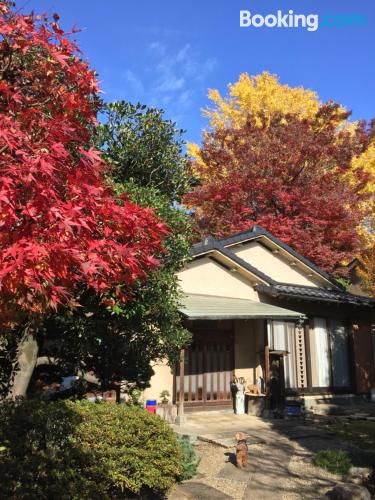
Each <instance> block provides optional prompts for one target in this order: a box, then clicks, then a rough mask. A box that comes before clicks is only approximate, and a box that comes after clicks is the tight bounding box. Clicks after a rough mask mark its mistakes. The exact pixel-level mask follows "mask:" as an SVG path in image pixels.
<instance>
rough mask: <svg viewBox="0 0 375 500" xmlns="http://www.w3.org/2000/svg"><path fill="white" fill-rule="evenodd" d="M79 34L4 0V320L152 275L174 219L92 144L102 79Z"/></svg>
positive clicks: (0, 200) (0, 285) (0, 44)
mask: <svg viewBox="0 0 375 500" xmlns="http://www.w3.org/2000/svg"><path fill="white" fill-rule="evenodd" d="M71 36H72V34H66V33H64V32H63V30H62V29H61V28H60V26H59V24H58V16H56V15H55V16H54V21H52V22H49V21H48V19H47V18H46V17H45V16H35V15H34V14H30V15H24V14H22V13H15V12H14V11H13V10H12V7H11V3H10V2H4V1H1V2H0V75H1V81H0V181H1V184H0V319H1V321H2V322H3V324H4V323H5V322H7V323H8V324H9V322H11V323H15V322H17V318H19V317H20V316H21V317H24V316H25V315H28V316H30V315H34V314H37V315H38V314H40V313H43V312H44V311H46V310H48V309H50V308H55V307H57V305H59V304H62V303H63V304H67V303H68V302H69V301H72V296H73V293H74V290H75V288H76V286H77V284H78V283H83V284H84V285H86V286H87V287H90V288H92V289H94V290H95V291H96V292H98V293H99V294H102V293H104V292H106V291H108V290H109V289H110V288H112V287H114V286H116V285H118V284H121V288H119V293H127V292H128V288H129V287H130V286H131V285H132V283H133V282H134V281H135V280H137V279H139V278H143V277H145V276H146V274H147V272H148V271H149V270H150V269H152V268H154V267H155V266H156V265H157V263H158V261H157V259H156V258H155V255H157V253H159V252H160V251H162V240H163V238H164V236H165V235H166V232H167V230H166V227H165V226H164V225H163V224H162V223H161V222H160V221H158V220H157V219H156V218H155V216H154V215H153V212H152V211H151V210H147V209H144V208H140V207H139V206H137V205H135V204H133V203H131V202H130V201H129V200H128V199H127V198H126V196H123V197H122V198H121V199H120V200H118V199H116V197H115V196H114V193H113V191H112V190H111V189H110V188H109V187H108V186H107V185H106V184H105V181H104V177H103V175H104V172H105V168H107V167H106V166H105V164H104V163H103V161H102V160H101V157H100V155H99V153H98V152H97V151H95V150H93V149H90V148H88V144H89V143H90V136H91V130H92V127H93V126H95V121H96V111H97V104H98V97H97V96H98V91H99V89H98V84H97V81H96V78H95V73H94V71H93V70H91V69H90V68H89V65H88V63H87V62H86V61H84V60H82V58H81V54H80V52H79V50H78V48H77V45H76V43H75V42H74V41H73V40H71Z"/></svg>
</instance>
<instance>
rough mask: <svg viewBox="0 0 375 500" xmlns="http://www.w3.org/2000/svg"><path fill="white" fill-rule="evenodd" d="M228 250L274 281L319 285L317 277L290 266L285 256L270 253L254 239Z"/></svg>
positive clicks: (290, 259)
mask: <svg viewBox="0 0 375 500" xmlns="http://www.w3.org/2000/svg"><path fill="white" fill-rule="evenodd" d="M230 250H231V251H232V252H233V253H235V254H236V255H238V257H241V259H243V260H245V261H246V262H248V263H249V264H251V265H252V266H254V267H256V268H257V269H259V271H262V272H263V273H265V274H266V275H267V276H270V277H271V278H273V279H274V280H276V281H279V282H281V283H292V284H295V285H305V286H319V282H320V279H319V278H313V277H309V276H307V274H308V273H309V272H308V271H304V270H303V269H302V268H300V269H299V268H298V267H297V266H296V267H293V266H291V265H290V263H289V262H288V260H287V258H285V257H284V256H282V255H281V254H274V253H272V251H271V250H268V249H267V248H265V247H264V246H262V245H260V244H259V243H257V242H256V241H252V242H250V243H246V244H245V245H237V246H233V247H230ZM292 260H293V258H292V257H290V258H289V261H292ZM320 284H322V283H320Z"/></svg>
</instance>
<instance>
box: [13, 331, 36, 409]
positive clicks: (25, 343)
mask: <svg viewBox="0 0 375 500" xmlns="http://www.w3.org/2000/svg"><path fill="white" fill-rule="evenodd" d="M38 350H39V346H38V342H37V340H36V338H35V336H34V335H33V334H32V333H30V331H29V330H28V331H26V332H25V334H24V336H23V337H22V340H21V342H20V345H19V346H18V356H17V360H16V362H15V365H14V368H13V370H14V371H13V381H12V385H11V389H10V392H9V395H8V398H10V399H15V398H16V397H17V396H26V391H27V388H28V386H29V383H30V379H31V376H32V374H33V371H34V368H35V366H36V362H37V357H38Z"/></svg>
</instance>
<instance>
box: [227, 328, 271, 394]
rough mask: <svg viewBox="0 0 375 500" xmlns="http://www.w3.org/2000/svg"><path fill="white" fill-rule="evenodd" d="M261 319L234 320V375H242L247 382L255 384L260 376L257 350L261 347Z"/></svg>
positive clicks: (260, 369) (262, 330)
mask: <svg viewBox="0 0 375 500" xmlns="http://www.w3.org/2000/svg"><path fill="white" fill-rule="evenodd" d="M263 335H264V323H263V320H257V319H255V320H247V321H246V320H238V321H236V322H235V336H234V364H235V370H234V372H235V375H236V377H244V378H245V379H246V382H247V383H248V384H255V383H256V381H257V378H258V377H259V376H262V375H263V373H262V368H261V365H260V357H259V354H258V353H259V351H260V350H261V349H263V346H264V343H263Z"/></svg>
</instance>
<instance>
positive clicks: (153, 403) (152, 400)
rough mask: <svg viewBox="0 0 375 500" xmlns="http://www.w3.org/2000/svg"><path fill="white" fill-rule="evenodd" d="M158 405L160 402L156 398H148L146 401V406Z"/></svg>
mask: <svg viewBox="0 0 375 500" xmlns="http://www.w3.org/2000/svg"><path fill="white" fill-rule="evenodd" d="M157 405H158V402H157V401H156V399H148V400H147V401H146V407H147V406H157Z"/></svg>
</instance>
